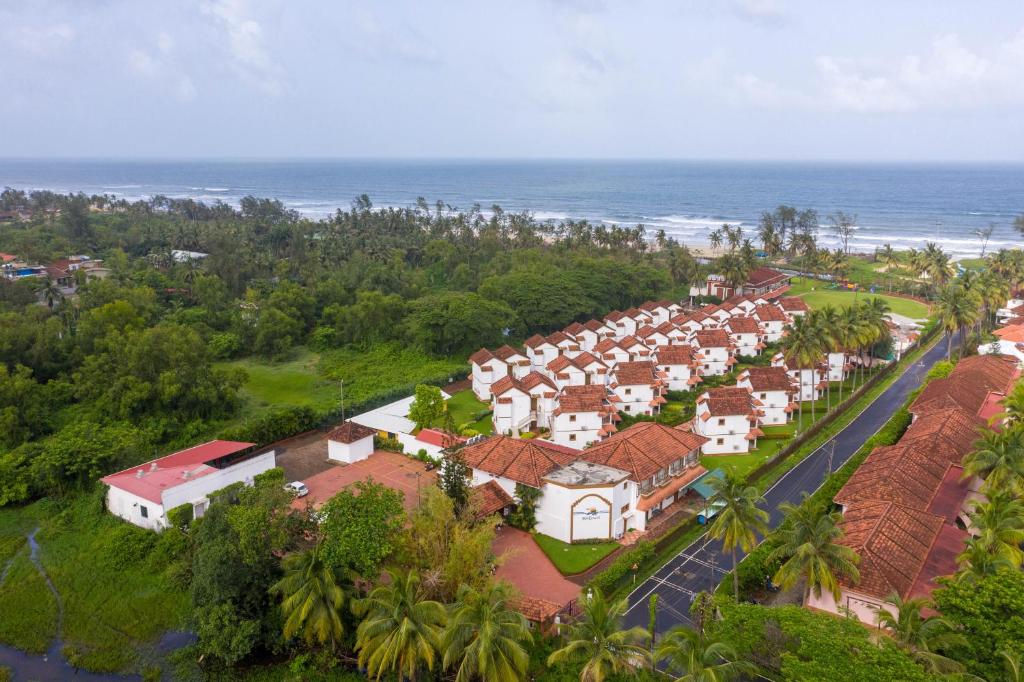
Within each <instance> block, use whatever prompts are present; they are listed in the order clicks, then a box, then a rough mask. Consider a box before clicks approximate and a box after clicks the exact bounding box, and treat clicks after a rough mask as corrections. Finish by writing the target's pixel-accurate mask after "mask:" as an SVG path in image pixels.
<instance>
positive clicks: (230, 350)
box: [207, 332, 242, 360]
mask: <svg viewBox="0 0 1024 682" xmlns="http://www.w3.org/2000/svg"><path fill="white" fill-rule="evenodd" d="M207 348H209V349H210V356H211V357H212V358H214V359H215V360H226V359H228V358H233V357H235V355H237V354H238V351H240V350H241V349H242V339H241V338H240V337H239V336H238V334H235V333H234V332H217V333H215V334H212V335H211V336H210V342H209V343H208V344H207Z"/></svg>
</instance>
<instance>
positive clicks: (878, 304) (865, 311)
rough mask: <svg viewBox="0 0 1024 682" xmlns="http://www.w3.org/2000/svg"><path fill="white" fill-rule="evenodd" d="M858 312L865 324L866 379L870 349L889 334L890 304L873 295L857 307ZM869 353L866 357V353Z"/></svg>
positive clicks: (862, 358) (862, 372) (863, 363)
mask: <svg viewBox="0 0 1024 682" xmlns="http://www.w3.org/2000/svg"><path fill="white" fill-rule="evenodd" d="M857 312H858V314H859V316H860V319H861V323H862V325H863V331H864V335H863V341H864V343H863V345H862V346H861V349H860V354H861V362H860V365H861V368H860V369H861V375H860V376H861V381H863V380H864V368H865V365H866V364H867V360H869V359H870V351H871V348H872V346H874V345H875V344H876V343H878V342H879V341H881V340H882V339H884V338H886V337H888V336H889V334H890V332H889V325H888V318H886V315H887V314H888V313H889V304H888V303H886V302H885V300H883V299H882V298H880V297H878V296H872V297H871V298H868V299H865V300H864V301H862V302H861V303H860V305H859V306H858V307H857ZM865 354H867V356H868V357H867V358H866V359H865V357H864V355H865Z"/></svg>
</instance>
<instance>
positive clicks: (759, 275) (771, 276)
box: [746, 267, 789, 287]
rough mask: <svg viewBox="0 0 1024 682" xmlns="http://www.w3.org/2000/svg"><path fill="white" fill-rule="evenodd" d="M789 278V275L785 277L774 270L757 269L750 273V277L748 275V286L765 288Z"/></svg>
mask: <svg viewBox="0 0 1024 682" xmlns="http://www.w3.org/2000/svg"><path fill="white" fill-rule="evenodd" d="M788 277H789V275H785V274H783V273H781V272H779V271H778V270H774V269H772V268H765V267H760V268H755V269H754V270H751V271H750V274H749V275H747V282H746V286H751V287H763V286H766V285H768V284H774V283H775V282H781V281H782V280H784V279H787V278H788Z"/></svg>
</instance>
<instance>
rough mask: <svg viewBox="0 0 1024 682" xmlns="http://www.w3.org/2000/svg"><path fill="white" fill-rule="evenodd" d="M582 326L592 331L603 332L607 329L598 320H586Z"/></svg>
mask: <svg viewBox="0 0 1024 682" xmlns="http://www.w3.org/2000/svg"><path fill="white" fill-rule="evenodd" d="M583 326H584V327H586V328H587V329H589V330H590V331H592V332H603V331H605V330H607V329H608V327H607V326H605V324H604V323H603V322H601V321H600V320H587V321H586V322H584V323H583Z"/></svg>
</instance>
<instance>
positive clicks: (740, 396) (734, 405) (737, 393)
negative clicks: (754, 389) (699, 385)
mask: <svg viewBox="0 0 1024 682" xmlns="http://www.w3.org/2000/svg"><path fill="white" fill-rule="evenodd" d="M752 401H753V398H752V397H751V395H750V391H749V390H747V389H745V388H740V387H738V386H723V387H721V388H712V389H709V390H708V391H707V392H706V393H704V394H703V395H701V397H700V398H698V399H697V402H698V403H700V402H706V403H707V406H708V414H710V415H711V416H712V417H729V416H735V415H743V416H747V415H749V414H751V413H752V412H753V411H754V406H753V403H752Z"/></svg>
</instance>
